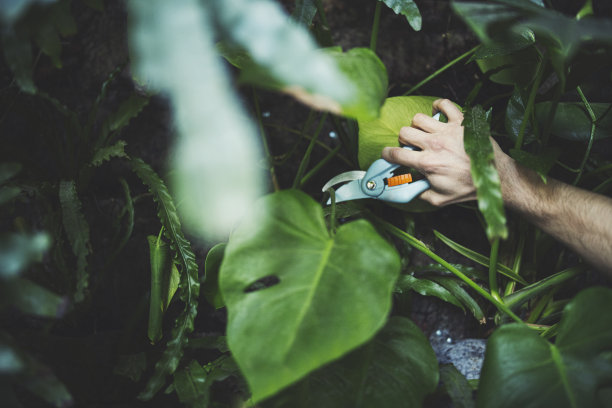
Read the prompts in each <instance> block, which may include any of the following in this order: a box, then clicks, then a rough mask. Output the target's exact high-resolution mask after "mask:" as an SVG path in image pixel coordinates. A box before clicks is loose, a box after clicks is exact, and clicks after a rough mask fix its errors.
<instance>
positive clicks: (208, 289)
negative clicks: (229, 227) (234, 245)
mask: <svg viewBox="0 0 612 408" xmlns="http://www.w3.org/2000/svg"><path fill="white" fill-rule="evenodd" d="M225 247H226V244H225V243H221V244H217V245H215V246H214V247H212V248H211V250H210V251H208V254H207V255H206V261H205V262H204V272H205V276H206V279H205V280H204V283H203V284H202V293H203V294H204V297H205V298H206V300H207V301H208V303H210V304H211V305H213V306H214V307H215V309H220V308H222V307H223V306H225V302H224V301H223V296H222V295H221V291H220V290H219V269H220V267H221V261H223V254H224V253H225Z"/></svg>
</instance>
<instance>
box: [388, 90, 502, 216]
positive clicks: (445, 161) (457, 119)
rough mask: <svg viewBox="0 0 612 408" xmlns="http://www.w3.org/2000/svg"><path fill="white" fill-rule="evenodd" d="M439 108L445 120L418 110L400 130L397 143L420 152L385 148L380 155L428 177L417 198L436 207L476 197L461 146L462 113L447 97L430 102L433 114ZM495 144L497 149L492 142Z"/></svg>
mask: <svg viewBox="0 0 612 408" xmlns="http://www.w3.org/2000/svg"><path fill="white" fill-rule="evenodd" d="M438 111H441V112H442V113H444V114H445V115H446V117H447V118H448V123H442V122H439V121H437V120H436V119H434V118H432V117H430V116H427V115H425V114H422V113H417V114H416V115H415V116H414V118H413V119H412V126H409V127H403V128H402V129H401V130H400V133H399V141H400V143H402V144H404V145H412V146H416V147H418V148H420V149H421V150H420V151H414V150H408V149H402V148H401V147H386V148H385V149H384V150H383V152H382V157H383V158H384V159H385V160H387V161H388V162H391V163H396V164H400V165H402V166H406V167H413V168H415V169H416V170H418V171H419V172H421V173H422V174H423V175H424V176H425V177H427V180H429V183H430V184H431V188H430V189H429V190H427V191H425V192H424V193H422V194H421V195H420V198H422V199H423V200H425V201H427V202H429V203H431V204H433V205H435V206H438V207H441V206H444V205H448V204H453V203H460V202H463V201H470V200H475V199H476V188H475V187H474V183H473V182H472V175H471V173H470V158H469V157H468V155H467V154H466V153H465V148H464V146H463V126H461V122H462V121H463V114H462V113H461V111H460V110H459V109H458V108H457V107H456V106H455V104H453V103H452V102H451V101H449V100H448V99H437V100H436V101H434V102H433V113H435V112H438ZM494 147H496V148H497V149H499V148H498V147H497V145H495V144H494Z"/></svg>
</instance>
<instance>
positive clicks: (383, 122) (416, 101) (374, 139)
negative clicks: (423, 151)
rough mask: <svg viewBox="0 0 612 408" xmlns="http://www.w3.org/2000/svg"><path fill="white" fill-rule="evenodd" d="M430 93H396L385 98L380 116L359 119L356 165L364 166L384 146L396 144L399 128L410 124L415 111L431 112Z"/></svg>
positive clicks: (374, 157) (374, 158)
mask: <svg viewBox="0 0 612 408" xmlns="http://www.w3.org/2000/svg"><path fill="white" fill-rule="evenodd" d="M436 99H437V98H435V97H433V96H396V97H393V98H387V99H386V100H385V103H384V105H383V107H382V109H381V111H380V117H379V118H378V119H375V120H370V121H363V120H360V121H359V166H360V167H361V168H362V169H367V168H368V167H369V166H370V164H372V162H374V160H377V159H380V154H381V153H382V150H383V148H384V147H386V146H399V142H398V139H397V138H398V137H399V131H400V129H401V128H402V127H404V126H410V125H411V124H412V118H413V117H414V115H415V114H417V113H424V114H426V115H431V114H432V103H433V101H435V100H436Z"/></svg>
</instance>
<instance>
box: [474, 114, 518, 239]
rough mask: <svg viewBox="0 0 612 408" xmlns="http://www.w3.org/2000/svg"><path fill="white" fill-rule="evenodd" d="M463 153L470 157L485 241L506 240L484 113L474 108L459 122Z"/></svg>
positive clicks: (499, 185) (496, 175)
mask: <svg viewBox="0 0 612 408" xmlns="http://www.w3.org/2000/svg"><path fill="white" fill-rule="evenodd" d="M463 126H464V127H465V131H464V144H465V152H466V153H467V154H468V156H469V157H470V168H471V172H472V180H473V181H474V186H475V187H476V195H477V197H478V209H479V210H480V212H481V213H482V215H483V216H484V218H485V221H486V222H487V237H489V239H490V240H492V239H494V238H496V237H500V238H506V237H507V236H508V229H507V228H506V215H505V212H504V201H503V199H502V194H501V184H500V180H499V174H497V170H496V169H495V165H494V163H493V159H494V154H493V146H492V145H491V140H490V137H491V130H490V128H489V123H488V122H487V118H486V114H485V111H484V110H483V109H482V107H480V106H475V107H473V108H471V109H468V110H467V111H466V112H465V118H464V120H463Z"/></svg>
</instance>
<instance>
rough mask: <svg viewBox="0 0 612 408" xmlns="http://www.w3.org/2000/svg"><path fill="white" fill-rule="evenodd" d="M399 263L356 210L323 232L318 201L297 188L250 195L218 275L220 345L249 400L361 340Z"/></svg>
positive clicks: (387, 299)
mask: <svg viewBox="0 0 612 408" xmlns="http://www.w3.org/2000/svg"><path fill="white" fill-rule="evenodd" d="M399 268H400V264H399V257H398V255H397V253H396V252H395V250H394V249H393V248H392V247H391V246H390V245H389V244H388V243H387V242H386V241H384V240H383V239H382V238H381V237H380V236H379V235H378V233H377V232H376V231H375V230H374V228H373V227H372V226H371V225H370V224H369V223H368V222H366V221H365V220H359V221H355V222H351V223H347V224H344V225H342V226H340V227H339V228H338V230H337V233H336V234H335V235H334V236H333V237H332V236H330V234H329V233H328V231H327V228H326V226H325V220H324V218H323V211H322V209H321V207H320V206H319V205H318V204H317V203H316V202H315V201H314V200H312V199H311V198H310V197H309V196H307V195H306V194H304V193H302V192H300V191H297V190H288V191H281V192H279V193H275V194H272V195H269V196H266V197H265V198H263V199H262V200H261V201H259V202H258V204H257V205H256V208H255V215H254V216H253V217H251V218H249V220H247V221H246V222H245V223H244V224H243V225H241V226H240V227H239V228H238V229H237V230H236V231H235V232H234V233H233V234H232V236H231V237H230V241H229V243H228V246H227V248H226V250H225V258H224V260H223V263H222V265H221V271H220V276H219V285H220V288H221V291H222V293H223V298H224V300H225V302H226V305H227V309H228V326H227V340H228V345H229V347H230V350H231V351H232V354H233V356H234V358H235V359H236V362H237V363H238V365H239V366H240V369H241V371H242V373H243V374H244V375H245V377H246V379H247V382H248V383H249V387H250V389H251V391H252V394H253V400H254V401H259V400H261V399H263V398H266V397H269V396H271V395H273V394H274V393H276V392H278V391H279V390H281V389H282V388H284V387H286V386H287V385H289V384H291V383H293V382H295V381H297V380H298V379H300V378H302V377H304V376H305V375H306V374H308V373H309V372H311V371H313V370H315V369H317V368H319V367H320V366H321V365H323V364H325V363H327V362H330V361H332V360H334V359H336V358H338V357H340V356H342V355H343V354H345V353H347V352H348V351H350V350H352V349H354V348H355V347H357V346H359V345H361V344H362V343H364V342H366V341H367V340H369V339H370V338H371V337H372V336H373V335H374V334H375V333H376V331H378V330H379V329H380V328H381V327H382V326H383V325H384V323H385V320H386V318H387V314H388V312H389V309H390V307H391V293H392V290H393V284H394V283H395V280H396V278H397V275H398V273H399ZM265 282H268V284H267V285H266V284H264V283H265ZM332 311H333V312H332ZM272 333H273V335H271V334H272Z"/></svg>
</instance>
